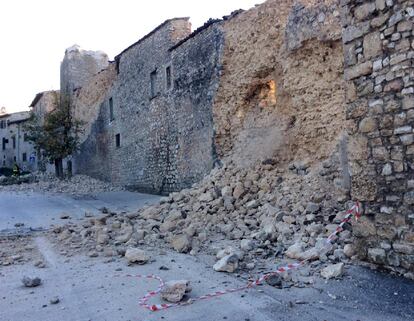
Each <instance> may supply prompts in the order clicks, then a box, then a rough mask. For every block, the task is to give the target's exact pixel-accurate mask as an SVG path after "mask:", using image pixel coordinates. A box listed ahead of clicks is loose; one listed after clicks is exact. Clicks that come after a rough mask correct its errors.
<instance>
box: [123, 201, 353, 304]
mask: <svg viewBox="0 0 414 321" xmlns="http://www.w3.org/2000/svg"><path fill="white" fill-rule="evenodd" d="M352 216H355V219H356V220H358V219H359V218H360V217H361V205H360V203H359V202H356V203H355V205H353V206H352V207H351V208H350V209H349V210H348V211H347V212H346V215H345V217H344V218H343V219H342V220H341V222H340V224H339V225H338V227H337V228H336V229H335V230H334V231H333V232H332V233H331V234H330V235H329V236H328V238H327V239H326V243H325V247H326V246H330V245H331V244H332V243H333V242H334V240H335V239H336V236H337V235H338V234H339V233H341V232H342V231H343V226H344V224H346V223H348V222H350V221H351V219H352ZM309 261H310V260H309V259H307V260H303V261H300V262H295V263H290V264H287V265H285V266H282V267H279V268H278V269H277V270H276V271H273V272H270V273H267V274H264V275H262V276H261V277H260V278H258V279H256V280H254V281H250V282H249V283H247V284H246V285H244V286H242V287H238V288H233V289H226V290H222V291H215V292H211V293H207V294H204V295H202V296H199V297H196V298H190V299H189V300H187V301H185V302H179V303H165V304H148V301H149V300H150V299H151V298H152V297H154V296H156V295H157V294H158V293H160V292H161V291H162V289H163V287H164V285H165V283H164V281H163V279H162V278H161V277H159V276H157V275H154V274H150V275H141V274H136V275H130V274H128V275H124V276H126V277H135V278H144V279H154V280H158V282H159V285H158V288H157V289H156V290H155V291H150V292H148V293H146V294H145V295H144V296H143V297H142V298H140V299H139V300H138V304H139V306H141V307H143V308H145V309H148V310H150V311H153V312H155V311H160V310H165V309H169V308H172V307H178V306H184V305H189V304H192V303H194V302H196V301H201V300H207V299H211V298H215V297H219V296H222V295H225V294H228V293H234V292H239V291H243V290H247V289H250V288H252V287H255V286H257V285H259V284H261V283H263V282H264V281H265V280H266V279H268V278H269V277H271V276H272V275H276V274H281V273H284V272H287V271H290V270H296V269H298V268H300V267H301V266H303V265H305V264H307V263H308V262H309Z"/></svg>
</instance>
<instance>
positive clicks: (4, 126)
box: [0, 120, 6, 129]
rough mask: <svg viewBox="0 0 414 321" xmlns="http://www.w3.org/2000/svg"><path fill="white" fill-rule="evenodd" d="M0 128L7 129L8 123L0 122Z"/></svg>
mask: <svg viewBox="0 0 414 321" xmlns="http://www.w3.org/2000/svg"><path fill="white" fill-rule="evenodd" d="M0 128H1V129H3V128H6V121H4V120H1V121H0Z"/></svg>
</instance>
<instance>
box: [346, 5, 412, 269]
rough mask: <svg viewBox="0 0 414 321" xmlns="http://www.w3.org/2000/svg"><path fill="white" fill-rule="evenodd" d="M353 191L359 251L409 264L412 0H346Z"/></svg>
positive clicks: (388, 262)
mask: <svg viewBox="0 0 414 321" xmlns="http://www.w3.org/2000/svg"><path fill="white" fill-rule="evenodd" d="M342 13H343V27H344V31H343V42H344V56H345V79H346V81H347V118H348V119H349V120H350V121H351V122H352V126H351V128H350V132H351V140H350V146H349V150H350V168H351V172H352V196H353V198H354V199H358V200H361V201H363V202H364V205H365V215H364V216H363V218H362V219H361V221H360V223H359V224H358V225H357V226H356V228H355V231H354V232H355V235H356V236H357V237H359V255H360V257H361V258H364V259H368V260H369V261H371V262H373V263H376V264H381V265H385V266H387V267H388V268H391V269H394V270H396V271H398V272H404V271H407V270H409V271H411V272H412V271H414V216H413V205H414V174H413V173H414V166H413V161H414V134H413V125H414V68H413V62H414V50H413V48H414V47H413V32H412V30H413V21H414V1H385V0H377V1H363V2H361V1H356V0H347V1H343V7H342Z"/></svg>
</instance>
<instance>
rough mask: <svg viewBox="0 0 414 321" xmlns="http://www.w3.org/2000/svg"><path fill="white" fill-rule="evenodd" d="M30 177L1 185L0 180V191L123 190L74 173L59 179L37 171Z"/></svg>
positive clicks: (86, 192) (87, 191) (75, 192)
mask: <svg viewBox="0 0 414 321" xmlns="http://www.w3.org/2000/svg"><path fill="white" fill-rule="evenodd" d="M30 177H31V178H30V180H28V179H27V180H24V181H22V182H20V181H19V182H18V184H12V185H3V184H1V182H0V191H11V192H29V191H30V192H49V193H67V194H73V195H84V194H95V193H100V192H111V191H120V190H123V188H122V187H116V186H113V185H112V184H109V183H106V182H102V181H100V180H97V179H94V178H91V177H89V176H86V175H75V176H72V177H71V178H67V179H64V180H60V179H58V178H56V176H55V175H53V174H47V173H40V172H37V173H34V174H30Z"/></svg>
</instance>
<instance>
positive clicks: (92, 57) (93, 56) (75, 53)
mask: <svg viewBox="0 0 414 321" xmlns="http://www.w3.org/2000/svg"><path fill="white" fill-rule="evenodd" d="M107 67H108V56H107V55H106V54H105V53H104V52H101V51H88V50H83V49H81V48H80V47H79V46H77V45H74V46H72V47H70V48H68V49H66V51H65V56H64V58H63V61H62V63H61V65H60V90H61V94H62V95H65V96H66V95H67V96H68V97H72V95H73V91H74V90H75V89H78V88H81V87H82V86H84V85H85V84H86V83H87V82H89V81H90V80H91V78H92V77H93V76H94V75H96V74H97V73H98V72H99V71H101V70H103V69H105V68H107Z"/></svg>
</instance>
